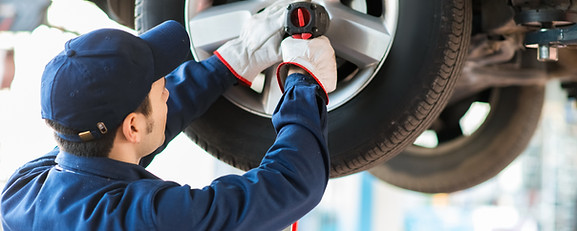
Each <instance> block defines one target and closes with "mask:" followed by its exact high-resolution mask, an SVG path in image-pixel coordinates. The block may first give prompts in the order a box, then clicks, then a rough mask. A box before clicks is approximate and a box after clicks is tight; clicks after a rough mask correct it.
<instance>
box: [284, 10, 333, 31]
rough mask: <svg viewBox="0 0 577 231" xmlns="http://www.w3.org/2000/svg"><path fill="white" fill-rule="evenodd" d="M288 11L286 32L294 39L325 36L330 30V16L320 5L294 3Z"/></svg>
mask: <svg viewBox="0 0 577 231" xmlns="http://www.w3.org/2000/svg"><path fill="white" fill-rule="evenodd" d="M287 10H288V13H287V18H286V23H285V31H286V33H288V34H289V35H290V36H292V37H293V38H296V39H309V38H315V37H318V36H321V35H323V34H325V33H326V32H327V30H328V28H329V23H330V20H329V14H328V13H327V10H326V9H325V8H324V7H323V6H321V5H319V4H316V3H312V2H294V3H291V4H290V5H289V6H288V8H287Z"/></svg>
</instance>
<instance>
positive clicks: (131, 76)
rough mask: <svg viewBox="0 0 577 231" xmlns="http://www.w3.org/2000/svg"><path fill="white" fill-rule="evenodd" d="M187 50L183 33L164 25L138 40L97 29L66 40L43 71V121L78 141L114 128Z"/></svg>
mask: <svg viewBox="0 0 577 231" xmlns="http://www.w3.org/2000/svg"><path fill="white" fill-rule="evenodd" d="M189 52H190V40H189V37H188V34H187V33H186V30H185V29H184V28H183V27H182V26H181V25H180V24H179V23H177V22H175V21H166V22H164V23H162V24H160V25H158V26H156V27H154V28H152V29H150V30H149V31H147V32H145V33H144V34H142V35H140V36H134V35H132V34H130V33H128V32H125V31H122V30H116V29H100V30H96V31H93V32H90V33H87V34H85V35H82V36H79V37H77V38H74V39H72V40H70V41H68V42H66V45H65V49H64V51H62V52H61V53H60V54H58V55H57V56H56V57H55V58H54V59H52V60H51V61H50V62H49V63H48V64H47V65H46V68H45V69H44V73H43V75H42V84H41V104H42V118H44V119H49V120H53V121H55V122H58V123H60V124H61V125H63V126H65V127H68V128H71V129H73V130H76V131H79V133H78V134H59V133H57V135H58V136H60V137H62V138H63V139H66V140H69V141H74V142H80V141H89V140H92V139H97V138H99V137H100V136H101V135H103V134H105V133H106V132H108V129H109V128H116V127H118V126H119V125H120V124H121V122H122V121H123V120H124V118H125V117H126V116H127V115H128V114H130V113H132V112H134V110H136V108H138V106H139V105H140V104H141V103H142V102H143V101H144V99H145V98H146V96H147V95H148V93H149V91H150V89H151V86H152V83H154V82H155V81H157V80H158V79H160V78H162V77H164V76H165V75H167V74H168V73H170V72H171V71H172V70H174V69H175V68H176V67H178V66H179V65H180V64H181V63H182V62H183V61H185V59H186V57H187V56H188V53H189Z"/></svg>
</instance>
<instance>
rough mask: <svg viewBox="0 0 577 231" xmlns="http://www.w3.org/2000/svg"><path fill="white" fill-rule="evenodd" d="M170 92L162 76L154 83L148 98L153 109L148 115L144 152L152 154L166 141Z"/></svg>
mask: <svg viewBox="0 0 577 231" xmlns="http://www.w3.org/2000/svg"><path fill="white" fill-rule="evenodd" d="M168 96H169V92H168V89H166V79H165V78H161V79H159V80H157V81H156V82H154V83H153V84H152V87H151V89H150V93H149V94H148V98H149V99H150V106H151V108H152V111H151V113H150V115H149V116H148V118H147V120H148V127H149V128H151V129H149V133H148V134H147V135H146V136H145V137H144V140H143V142H142V145H143V148H144V150H143V151H144V153H145V154H150V153H151V152H153V151H154V150H156V149H157V148H158V147H160V145H162V144H163V143H164V139H165V137H164V130H165V128H166V114H167V112H168V107H167V105H166V102H167V101H168Z"/></svg>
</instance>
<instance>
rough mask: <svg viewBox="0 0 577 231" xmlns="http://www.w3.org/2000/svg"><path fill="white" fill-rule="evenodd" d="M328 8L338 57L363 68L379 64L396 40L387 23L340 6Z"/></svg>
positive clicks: (328, 34) (327, 6) (330, 4)
mask: <svg viewBox="0 0 577 231" xmlns="http://www.w3.org/2000/svg"><path fill="white" fill-rule="evenodd" d="M325 7H326V9H327V11H328V12H329V15H330V16H331V24H330V27H329V30H328V32H327V36H328V37H329V38H330V39H331V44H332V45H333V47H334V49H335V52H336V55H337V56H339V57H341V58H343V59H345V60H347V61H350V62H352V63H354V64H356V65H357V66H359V67H361V68H363V67H367V66H372V65H376V64H378V63H379V62H380V61H381V59H382V58H383V55H384V54H386V53H387V50H388V49H389V46H390V43H391V40H392V39H393V38H392V35H391V33H390V29H389V28H387V26H386V24H385V22H384V21H383V19H382V18H380V17H373V16H369V15H366V14H362V13H360V12H357V11H355V10H353V9H351V8H349V7H346V6H344V5H342V4H340V3H339V2H329V3H327V4H326V6H325Z"/></svg>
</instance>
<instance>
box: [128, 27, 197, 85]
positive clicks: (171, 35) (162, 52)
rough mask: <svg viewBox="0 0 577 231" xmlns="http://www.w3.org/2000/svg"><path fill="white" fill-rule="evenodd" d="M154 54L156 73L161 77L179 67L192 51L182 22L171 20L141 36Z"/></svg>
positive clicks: (156, 75)
mask: <svg viewBox="0 0 577 231" xmlns="http://www.w3.org/2000/svg"><path fill="white" fill-rule="evenodd" d="M139 37H140V38H141V39H143V40H144V41H146V43H147V44H148V46H149V47H150V49H151V50H152V54H153V56H154V74H155V77H157V78H160V77H163V76H165V75H167V74H168V73H170V72H171V71H173V70H174V69H175V68H176V67H178V66H179V65H180V64H181V63H182V62H184V61H185V60H186V58H187V57H188V54H189V53H190V39H189V37H188V33H186V30H185V29H184V27H183V26H182V25H180V23H178V22H176V21H173V20H169V21H166V22H163V23H161V24H159V25H158V26H155V27H154V28H152V29H150V30H148V31H146V32H145V33H143V34H141V35H140V36H139Z"/></svg>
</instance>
